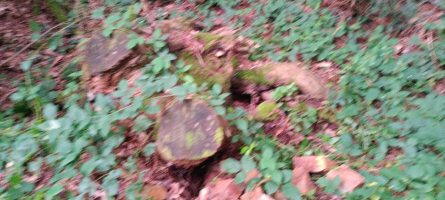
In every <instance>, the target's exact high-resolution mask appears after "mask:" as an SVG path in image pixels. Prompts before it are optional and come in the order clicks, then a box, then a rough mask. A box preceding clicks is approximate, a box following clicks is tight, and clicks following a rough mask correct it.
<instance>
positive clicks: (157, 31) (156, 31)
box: [153, 28, 162, 39]
mask: <svg viewBox="0 0 445 200" xmlns="http://www.w3.org/2000/svg"><path fill="white" fill-rule="evenodd" d="M161 35H162V30H161V29H160V28H157V29H156V30H155V31H154V32H153V38H155V39H158V38H159V37H161Z"/></svg>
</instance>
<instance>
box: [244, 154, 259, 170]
mask: <svg viewBox="0 0 445 200" xmlns="http://www.w3.org/2000/svg"><path fill="white" fill-rule="evenodd" d="M241 165H242V167H243V171H246V172H251V171H252V170H254V169H255V167H256V163H255V162H254V161H253V159H252V158H251V157H250V156H248V155H244V156H243V157H242V158H241Z"/></svg>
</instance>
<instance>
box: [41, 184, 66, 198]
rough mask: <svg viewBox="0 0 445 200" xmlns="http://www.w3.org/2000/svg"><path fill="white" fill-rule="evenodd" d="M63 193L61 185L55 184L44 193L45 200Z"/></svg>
mask: <svg viewBox="0 0 445 200" xmlns="http://www.w3.org/2000/svg"><path fill="white" fill-rule="evenodd" d="M62 191H63V185H62V183H56V184H55V185H53V186H52V187H50V188H49V190H48V191H46V193H45V200H49V199H53V198H54V197H55V196H56V195H58V194H59V193H60V192H62Z"/></svg>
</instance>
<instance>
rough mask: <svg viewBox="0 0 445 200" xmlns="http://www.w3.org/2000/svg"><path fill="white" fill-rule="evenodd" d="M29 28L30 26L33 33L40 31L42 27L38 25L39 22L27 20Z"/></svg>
mask: <svg viewBox="0 0 445 200" xmlns="http://www.w3.org/2000/svg"><path fill="white" fill-rule="evenodd" d="M29 28H31V30H32V32H34V33H36V32H40V30H42V27H41V26H40V24H39V23H37V22H35V21H31V22H29Z"/></svg>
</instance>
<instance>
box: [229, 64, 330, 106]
mask: <svg viewBox="0 0 445 200" xmlns="http://www.w3.org/2000/svg"><path fill="white" fill-rule="evenodd" d="M304 67H305V65H304V64H303V63H271V64H268V65H264V66H261V67H258V68H257V69H256V70H240V71H237V72H236V75H237V78H239V79H242V80H245V81H249V82H251V83H253V84H256V85H273V86H275V87H278V86H283V85H289V84H291V83H295V86H297V87H298V88H299V89H300V91H302V92H303V93H305V94H308V95H309V96H310V97H312V98H315V99H326V98H327V97H328V90H327V88H326V86H325V84H324V83H323V81H322V80H321V79H320V78H318V77H317V75H315V74H314V73H312V72H311V71H309V70H306V69H304Z"/></svg>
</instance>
